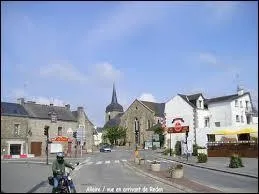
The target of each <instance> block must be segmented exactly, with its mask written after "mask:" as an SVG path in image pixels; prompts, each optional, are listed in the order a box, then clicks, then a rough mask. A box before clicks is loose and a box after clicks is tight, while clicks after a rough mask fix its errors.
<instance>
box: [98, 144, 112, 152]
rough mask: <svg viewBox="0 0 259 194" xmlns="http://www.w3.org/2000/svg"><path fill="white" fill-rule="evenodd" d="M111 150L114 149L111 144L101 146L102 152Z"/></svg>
mask: <svg viewBox="0 0 259 194" xmlns="http://www.w3.org/2000/svg"><path fill="white" fill-rule="evenodd" d="M111 151H112V150H111V146H108V145H106V146H103V147H101V148H100V152H111Z"/></svg>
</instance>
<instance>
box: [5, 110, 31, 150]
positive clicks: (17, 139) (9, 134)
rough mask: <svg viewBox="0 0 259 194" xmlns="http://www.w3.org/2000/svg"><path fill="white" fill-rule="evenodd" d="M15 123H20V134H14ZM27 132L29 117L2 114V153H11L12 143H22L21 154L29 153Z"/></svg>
mask: <svg viewBox="0 0 259 194" xmlns="http://www.w3.org/2000/svg"><path fill="white" fill-rule="evenodd" d="M15 124H20V130H19V135H18V136H15V135H14V125H15ZM27 132H28V118H26V117H15V116H2V115H1V154H10V144H21V154H27V152H28V146H27ZM3 150H5V151H3Z"/></svg>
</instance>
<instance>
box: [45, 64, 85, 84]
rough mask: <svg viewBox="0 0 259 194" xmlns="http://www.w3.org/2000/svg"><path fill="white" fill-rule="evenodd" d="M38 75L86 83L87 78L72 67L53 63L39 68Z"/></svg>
mask: <svg viewBox="0 0 259 194" xmlns="http://www.w3.org/2000/svg"><path fill="white" fill-rule="evenodd" d="M40 75H42V76H52V77H59V78H60V79H62V80H69V81H82V82H86V81H87V78H86V77H85V76H84V75H83V74H82V73H81V72H80V71H78V70H77V69H76V68H75V67H74V66H73V65H68V64H58V63H53V64H50V65H47V66H44V67H41V68H40Z"/></svg>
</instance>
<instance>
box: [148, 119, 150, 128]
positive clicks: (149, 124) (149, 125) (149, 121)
mask: <svg viewBox="0 0 259 194" xmlns="http://www.w3.org/2000/svg"><path fill="white" fill-rule="evenodd" d="M147 128H148V129H149V128H150V120H148V121H147Z"/></svg>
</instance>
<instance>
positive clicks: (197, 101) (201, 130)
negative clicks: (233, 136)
mask: <svg viewBox="0 0 259 194" xmlns="http://www.w3.org/2000/svg"><path fill="white" fill-rule="evenodd" d="M165 115H166V127H167V128H168V127H173V124H172V120H173V119H174V118H183V120H184V123H183V125H186V126H189V134H188V139H187V142H188V147H189V148H192V145H193V144H198V145H199V146H203V147H204V146H205V147H206V145H207V142H208V141H219V140H220V139H221V138H222V136H220V135H219V136H216V137H215V135H214V134H213V131H214V130H215V129H220V128H229V129H230V130H235V129H238V128H240V127H242V126H243V127H246V126H250V127H254V125H255V124H256V125H257V123H256V122H257V120H258V119H257V118H258V117H257V113H256V112H255V110H254V109H253V105H252V100H251V96H250V93H249V92H246V93H244V91H243V90H240V89H238V91H237V93H236V94H233V95H229V96H221V97H217V98H211V99H205V98H204V96H203V95H202V94H201V93H198V94H193V95H183V94H178V95H177V96H175V97H173V98H172V99H171V100H169V101H168V102H166V103H165ZM185 138H186V137H185V133H173V134H167V135H166V141H167V145H166V146H167V147H169V146H170V142H171V148H173V149H174V146H175V143H176V141H181V142H184V141H185ZM212 139H214V140H212ZM170 140H171V141H170ZM188 151H190V152H192V150H188Z"/></svg>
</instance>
